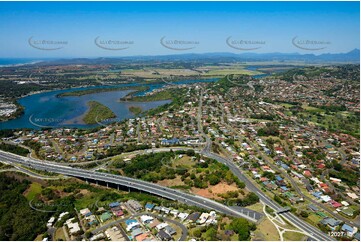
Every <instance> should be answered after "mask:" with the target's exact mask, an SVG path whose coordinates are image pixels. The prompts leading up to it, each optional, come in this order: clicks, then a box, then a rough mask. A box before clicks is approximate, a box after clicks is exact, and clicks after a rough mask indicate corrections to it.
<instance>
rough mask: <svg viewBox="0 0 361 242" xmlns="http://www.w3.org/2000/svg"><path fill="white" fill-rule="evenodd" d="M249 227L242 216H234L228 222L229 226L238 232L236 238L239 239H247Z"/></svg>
mask: <svg viewBox="0 0 361 242" xmlns="http://www.w3.org/2000/svg"><path fill="white" fill-rule="evenodd" d="M251 227H252V228H253V226H250V223H249V222H248V221H247V220H246V219H244V218H236V219H234V220H233V221H232V222H231V223H230V228H231V229H232V230H233V231H234V232H236V233H237V234H238V240H240V241H245V240H248V239H249V236H250V230H251Z"/></svg>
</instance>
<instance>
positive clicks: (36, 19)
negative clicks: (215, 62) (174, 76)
mask: <svg viewBox="0 0 361 242" xmlns="http://www.w3.org/2000/svg"><path fill="white" fill-rule="evenodd" d="M162 38H163V39H162ZM227 39H228V42H227ZM108 40H111V41H112V42H105V41H108ZM175 40H178V41H184V42H181V43H179V42H176V43H175V42H174V41H175ZM107 43H108V44H107ZM0 46H1V47H0V58H35V57H36V58H53V57H64V58H76V57H111V56H133V55H167V54H184V53H210V52H232V53H247V52H252V53H273V52H282V53H295V52H298V53H301V54H305V53H313V54H322V53H340V52H348V51H351V50H352V49H355V48H359V46H360V5H359V2H0ZM190 48H191V49H190ZM115 49H116V50H115Z"/></svg>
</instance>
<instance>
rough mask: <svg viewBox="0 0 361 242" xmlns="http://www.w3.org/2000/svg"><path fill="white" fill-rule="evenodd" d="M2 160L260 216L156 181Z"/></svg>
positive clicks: (10, 157) (1, 155)
mask: <svg viewBox="0 0 361 242" xmlns="http://www.w3.org/2000/svg"><path fill="white" fill-rule="evenodd" d="M0 160H2V161H6V162H9V163H13V164H21V165H23V166H27V167H31V168H33V169H36V170H42V171H48V172H54V173H58V174H63V175H67V176H73V177H79V178H83V179H89V180H94V181H102V182H106V183H110V184H115V185H120V186H124V187H131V188H134V189H137V190H140V191H145V192H148V193H151V194H155V195H158V196H161V197H164V198H167V199H170V200H176V201H179V202H181V203H186V204H188V205H193V206H197V207H200V208H204V209H208V210H215V211H218V212H220V213H223V214H228V215H231V216H236V217H243V218H246V219H248V220H250V221H252V222H257V220H258V219H259V218H260V216H256V215H257V213H252V216H250V214H249V213H248V212H240V211H238V210H237V209H234V208H230V207H228V206H226V205H223V204H221V203H218V202H215V201H213V200H210V199H207V198H204V197H200V196H196V195H192V194H188V193H185V192H181V191H178V190H174V189H170V188H167V187H163V186H160V185H157V184H154V183H150V182H145V181H142V180H137V179H133V178H129V177H124V176H119V175H113V174H108V173H103V172H96V171H91V170H85V169H80V168H72V167H68V166H62V165H57V164H53V163H51V164H50V163H47V162H44V161H41V160H36V159H33V158H25V157H21V156H18V155H15V154H11V153H7V152H4V151H0Z"/></svg>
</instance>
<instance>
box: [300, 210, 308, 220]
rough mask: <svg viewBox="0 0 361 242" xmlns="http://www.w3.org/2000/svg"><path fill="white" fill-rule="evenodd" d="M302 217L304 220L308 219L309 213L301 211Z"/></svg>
mask: <svg viewBox="0 0 361 242" xmlns="http://www.w3.org/2000/svg"><path fill="white" fill-rule="evenodd" d="M300 215H301V216H302V217H304V218H307V217H308V213H307V212H306V211H304V210H302V211H301V213H300Z"/></svg>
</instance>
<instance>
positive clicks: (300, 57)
mask: <svg viewBox="0 0 361 242" xmlns="http://www.w3.org/2000/svg"><path fill="white" fill-rule="evenodd" d="M154 61H160V62H163V61H174V62H177V61H179V62H185V61H187V62H214V63H217V62H218V63H219V62H250V61H279V62H287V61H300V62H305V63H325V64H326V63H330V64H331V63H360V50H359V49H354V50H352V51H350V52H347V53H338V54H331V53H327V54H320V55H315V54H300V53H278V52H275V53H264V54H258V53H241V54H234V53H228V52H217V53H204V54H195V53H189V54H177V55H159V56H126V57H100V58H74V59H59V60H49V61H44V62H41V63H37V65H48V64H53V65H54V64H55V65H56V64H58V65H61V64H116V63H128V62H132V63H134V62H154Z"/></svg>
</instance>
